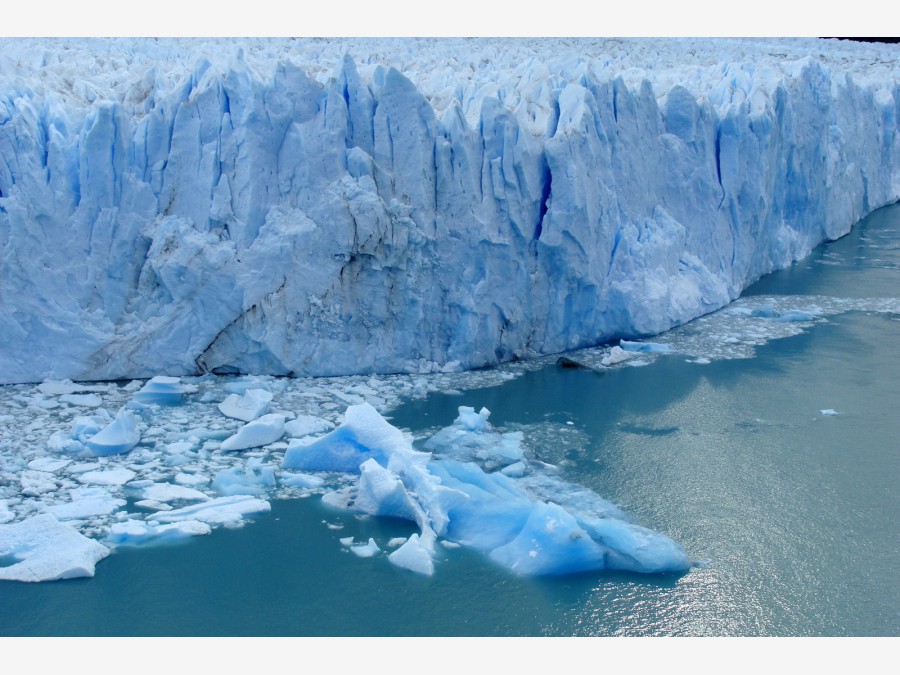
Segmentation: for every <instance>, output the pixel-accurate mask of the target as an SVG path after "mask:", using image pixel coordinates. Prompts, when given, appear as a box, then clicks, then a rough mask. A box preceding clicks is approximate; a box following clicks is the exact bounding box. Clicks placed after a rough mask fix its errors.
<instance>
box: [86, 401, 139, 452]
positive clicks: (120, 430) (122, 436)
mask: <svg viewBox="0 0 900 675" xmlns="http://www.w3.org/2000/svg"><path fill="white" fill-rule="evenodd" d="M140 441H141V432H140V431H139V430H138V428H137V419H135V416H134V414H133V413H131V412H129V411H128V410H126V409H125V408H122V409H121V410H119V412H118V413H116V417H115V419H114V420H113V421H112V422H110V424H109V425H108V426H106V427H105V428H104V429H103V430H102V431H100V432H98V433H97V434H95V435H93V436H91V437H90V438H88V439H87V441H85V442H84V445H85V448H86V449H87V451H88V452H89V453H90V454H92V455H94V456H95V457H106V456H107V455H119V454H124V453H126V452H128V451H129V450H131V449H132V448H133V447H134V446H136V445H137V444H138V443H140Z"/></svg>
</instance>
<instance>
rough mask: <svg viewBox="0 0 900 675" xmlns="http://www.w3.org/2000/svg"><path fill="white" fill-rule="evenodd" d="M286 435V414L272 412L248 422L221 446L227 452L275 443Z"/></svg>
mask: <svg viewBox="0 0 900 675" xmlns="http://www.w3.org/2000/svg"><path fill="white" fill-rule="evenodd" d="M282 436H284V415H278V414H276V413H271V414H269V415H263V416H262V417H260V418H259V419H257V420H253V421H252V422H248V423H247V424H245V425H244V426H242V427H241V428H240V429H238V432H237V433H236V434H234V435H233V436H229V437H228V438H226V439H225V440H224V441H222V445H221V446H220V448H221V449H222V450H224V451H226V452H228V451H232V450H246V449H248V448H257V447H260V446H263V445H268V444H269V443H274V442H275V441H277V440H278V439H279V438H281V437H282Z"/></svg>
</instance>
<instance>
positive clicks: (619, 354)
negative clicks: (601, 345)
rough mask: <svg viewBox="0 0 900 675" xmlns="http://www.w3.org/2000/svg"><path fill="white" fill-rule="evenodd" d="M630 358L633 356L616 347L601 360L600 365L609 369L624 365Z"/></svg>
mask: <svg viewBox="0 0 900 675" xmlns="http://www.w3.org/2000/svg"><path fill="white" fill-rule="evenodd" d="M630 358H632V355H631V354H629V353H628V352H627V351H625V350H624V349H622V348H621V347H619V346H618V345H616V346H614V347H612V349H610V350H609V354H607V355H606V356H604V357H603V358H602V359H601V360H600V365H603V366H607V367H609V366H614V365H616V364H617V363H622V362H623V361H627V360H628V359H630Z"/></svg>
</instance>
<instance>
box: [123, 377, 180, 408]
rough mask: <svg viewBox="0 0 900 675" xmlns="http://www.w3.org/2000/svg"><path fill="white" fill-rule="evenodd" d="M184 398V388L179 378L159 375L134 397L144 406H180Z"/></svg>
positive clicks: (150, 380)
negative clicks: (154, 404) (152, 404)
mask: <svg viewBox="0 0 900 675" xmlns="http://www.w3.org/2000/svg"><path fill="white" fill-rule="evenodd" d="M183 396H184V387H183V386H182V384H181V380H180V379H179V378H177V377H166V376H165V375H157V376H156V377H153V378H151V379H149V380H148V381H147V383H146V384H145V385H144V386H143V387H142V388H141V390H140V391H139V392H137V393H136V394H135V395H134V400H135V401H137V402H138V403H144V404H150V403H156V404H159V405H179V404H180V403H181V402H182V398H183Z"/></svg>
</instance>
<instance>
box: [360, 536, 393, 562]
mask: <svg viewBox="0 0 900 675" xmlns="http://www.w3.org/2000/svg"><path fill="white" fill-rule="evenodd" d="M350 550H351V551H352V552H353V553H354V554H355V555H358V556H359V557H360V558H371V557H372V556H374V555H376V554H377V553H381V549H380V548H378V544H376V543H375V540H374V539H372V538H371V537H369V541H368V543H366V544H360V545H358V546H350ZM395 552H396V551H395Z"/></svg>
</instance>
